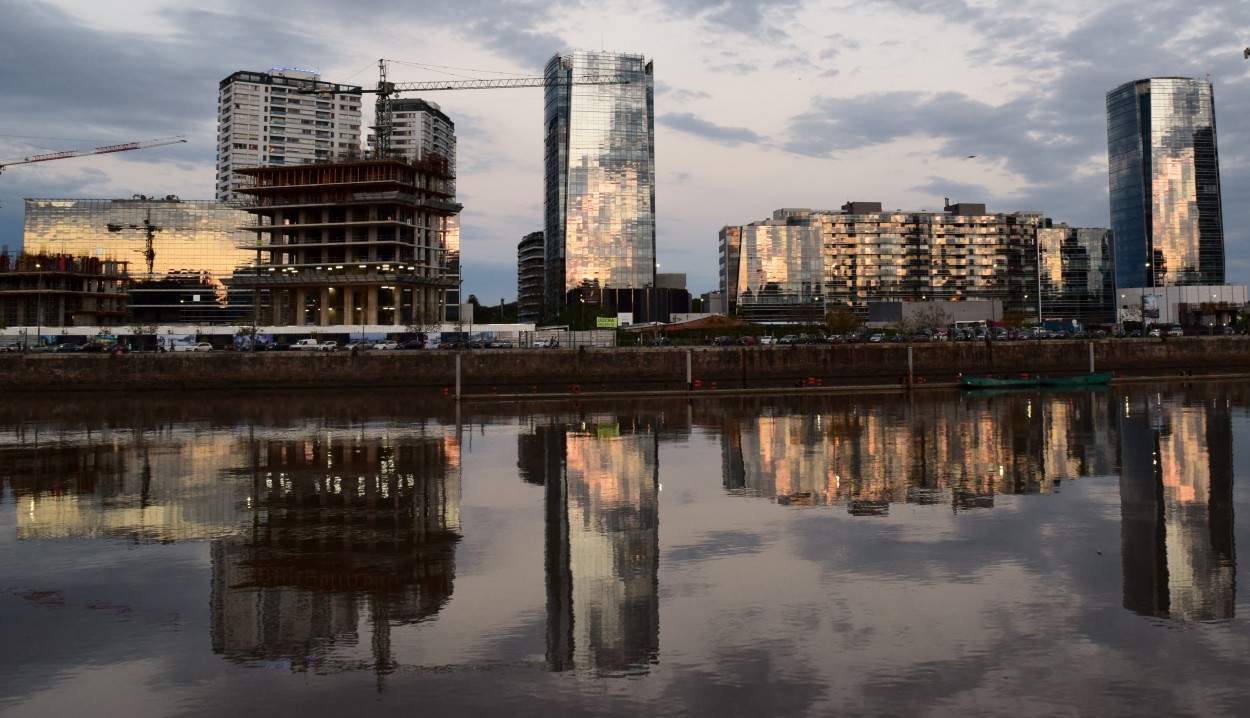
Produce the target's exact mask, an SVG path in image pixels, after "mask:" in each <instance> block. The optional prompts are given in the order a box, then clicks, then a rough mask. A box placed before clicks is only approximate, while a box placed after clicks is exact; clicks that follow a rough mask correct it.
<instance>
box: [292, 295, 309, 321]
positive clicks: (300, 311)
mask: <svg viewBox="0 0 1250 718" xmlns="http://www.w3.org/2000/svg"><path fill="white" fill-rule="evenodd" d="M306 301H308V293H307V292H306V291H305V290H304V288H303V287H300V288H298V289H296V290H295V307H294V310H295V326H297V327H302V326H304V325H305V324H306V323H307V320H306V319H305V316H306V315H305V313H304V302H306Z"/></svg>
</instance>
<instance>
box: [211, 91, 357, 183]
mask: <svg viewBox="0 0 1250 718" xmlns="http://www.w3.org/2000/svg"><path fill="white" fill-rule="evenodd" d="M218 88H219V89H218V95H217V97H218V99H217V199H219V200H222V201H226V200H233V199H235V198H236V197H237V193H238V190H239V188H240V186H241V185H240V183H241V182H243V181H244V178H243V176H242V175H239V174H237V172H238V170H240V169H244V168H248V167H267V166H269V165H293V164H309V163H313V162H327V161H330V160H332V159H337V158H346V157H349V156H351V155H353V154H356V153H359V151H360V117H361V115H360V87H359V86H357V85H339V84H336V83H332V82H323V81H322V80H321V75H320V74H319V73H317V72H313V71H311V70H300V69H296V68H280V69H279V68H275V69H271V70H269V71H268V72H249V71H242V72H236V73H234V74H232V75H230V76H229V77H227V78H225V79H224V80H222V81H221V82H220V83H219V86H218ZM312 90H317V91H318V92H317V94H310V91H312Z"/></svg>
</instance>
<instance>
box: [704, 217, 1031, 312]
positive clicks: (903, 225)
mask: <svg viewBox="0 0 1250 718" xmlns="http://www.w3.org/2000/svg"><path fill="white" fill-rule="evenodd" d="M1045 224H1046V220H1045V218H1044V217H1043V216H1042V214H1041V213H1040V212H987V211H986V209H985V205H983V204H970V203H959V204H948V205H947V206H946V208H945V210H943V211H941V212H934V211H923V210H922V211H919V212H916V211H903V210H894V211H888V210H882V208H881V203H880V202H849V203H847V204H846V205H843V207H842V209H841V211H829V210H807V209H780V210H777V211H776V212H774V213H773V217H772V219H770V220H764V221H762V222H754V223H752V224H748V225H742V226H737V227H733V226H731V227H725V228H723V229H722V230H721V232H720V255H721V256H720V264H721V285H720V289H721V291H722V292H724V294H725V297H726V298H727V300H728V303H729V306H730V308H731V311H734V312H736V313H737V314H738V315H739V316H743V317H745V318H750V319H752V320H754V321H813V320H814V319H818V318H819V317H821V316H822V315H823V313H824V312H826V311H831V310H833V309H849V310H851V311H854V312H856V313H857V314H859V315H860V316H867V313H868V304H869V302H907V301H932V300H939V301H940V300H947V301H965V300H991V301H992V300H997V301H1000V302H1002V306H1003V307H1004V309H1005V310H1008V311H1011V310H1015V311H1020V312H1022V313H1024V314H1025V315H1027V316H1032V317H1036V316H1037V313H1038V310H1037V307H1038V296H1037V280H1038V267H1037V231H1038V229H1039V228H1041V227H1043V226H1045Z"/></svg>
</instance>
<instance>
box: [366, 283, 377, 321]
mask: <svg viewBox="0 0 1250 718" xmlns="http://www.w3.org/2000/svg"><path fill="white" fill-rule="evenodd" d="M378 323H379V322H378V287H377V285H373V286H371V287H368V288H366V289H365V324H378Z"/></svg>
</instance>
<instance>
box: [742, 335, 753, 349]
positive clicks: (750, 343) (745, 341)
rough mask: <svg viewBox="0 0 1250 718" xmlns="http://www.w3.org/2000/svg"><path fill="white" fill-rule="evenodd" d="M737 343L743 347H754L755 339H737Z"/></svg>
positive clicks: (743, 337) (746, 337)
mask: <svg viewBox="0 0 1250 718" xmlns="http://www.w3.org/2000/svg"><path fill="white" fill-rule="evenodd" d="M738 343H739V344H741V345H742V346H744V347H753V346H755V337H750V336H741V337H738Z"/></svg>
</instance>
